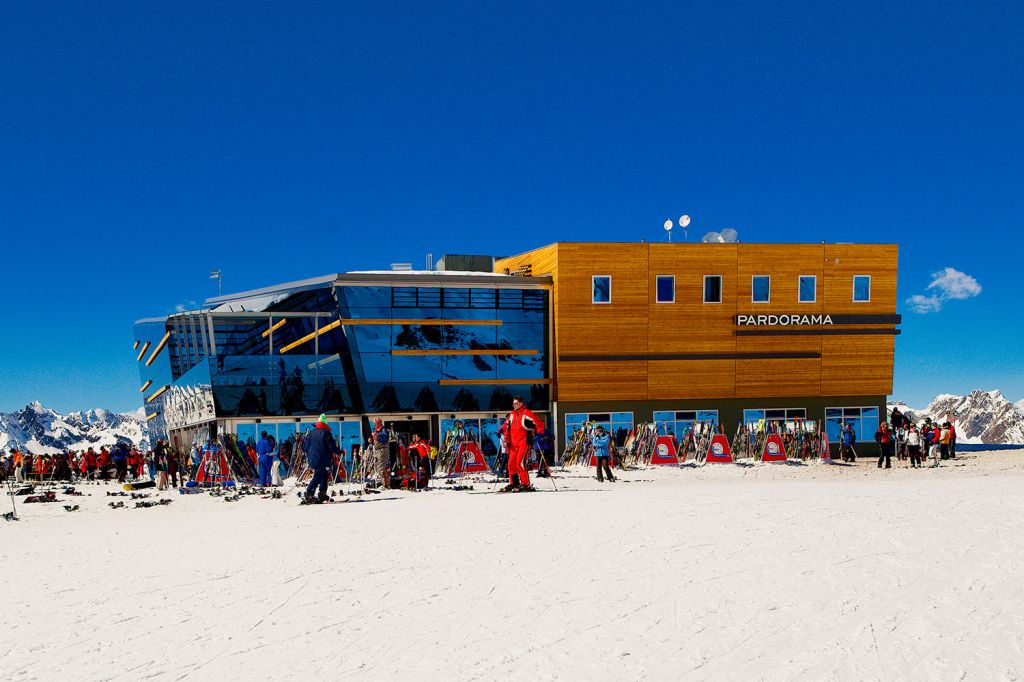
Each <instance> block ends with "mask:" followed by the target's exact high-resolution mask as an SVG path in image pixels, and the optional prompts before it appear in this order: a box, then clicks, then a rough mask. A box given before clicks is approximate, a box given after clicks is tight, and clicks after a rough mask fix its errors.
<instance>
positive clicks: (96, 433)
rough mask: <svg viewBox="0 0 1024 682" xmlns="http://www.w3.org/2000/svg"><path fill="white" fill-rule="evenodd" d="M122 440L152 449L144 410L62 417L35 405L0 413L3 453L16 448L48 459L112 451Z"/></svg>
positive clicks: (87, 413) (34, 403)
mask: <svg viewBox="0 0 1024 682" xmlns="http://www.w3.org/2000/svg"><path fill="white" fill-rule="evenodd" d="M120 440H125V441H128V442H129V443H131V444H132V445H135V446H136V447H143V448H148V447H149V432H148V429H147V428H146V421H145V416H144V414H143V410H142V409H141V408H140V409H139V410H138V411H136V412H129V413H126V414H118V413H116V412H110V411H108V410H102V409H93V410H88V411H86V412H71V413H69V414H60V413H59V412H57V411H56V410H51V409H50V408H48V407H44V406H43V405H42V403H40V402H38V401H35V402H31V403H29V404H28V405H26V406H25V407H24V408H22V409H20V410H18V411H17V412H0V451H2V452H8V451H10V449H11V448H15V447H16V448H19V449H21V450H24V451H27V452H31V453H32V454H36V455H47V454H55V453H58V452H66V451H68V450H85V449H87V448H90V447H92V448H97V449H98V448H99V447H101V446H104V445H106V446H108V447H109V446H111V445H113V444H114V443H116V442H118V441H120Z"/></svg>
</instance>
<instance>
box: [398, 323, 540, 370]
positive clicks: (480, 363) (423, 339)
mask: <svg viewBox="0 0 1024 682" xmlns="http://www.w3.org/2000/svg"><path fill="white" fill-rule="evenodd" d="M394 347H395V348H400V349H403V350H437V349H440V348H442V347H445V348H458V349H466V350H481V351H484V350H512V349H513V346H512V344H511V343H509V341H508V339H502V340H501V341H499V342H497V343H488V342H484V341H480V340H479V339H477V338H475V337H474V336H473V335H472V334H471V333H469V332H466V331H465V330H463V329H458V328H456V327H443V326H440V325H412V324H403V325H402V331H400V332H399V333H398V334H396V335H395V345H394ZM472 357H473V365H474V366H475V367H476V368H477V369H478V370H480V371H481V372H490V371H493V370H494V366H493V365H492V364H491V362H489V361H488V360H486V359H484V358H485V357H488V358H491V357H493V358H494V360H496V361H497V362H507V363H510V364H514V365H520V366H526V365H529V364H539V358H540V356H539V355H536V356H529V357H531V360H525V359H523V357H522V356H516V355H497V356H482V355H474V356H472ZM449 378H455V377H449Z"/></svg>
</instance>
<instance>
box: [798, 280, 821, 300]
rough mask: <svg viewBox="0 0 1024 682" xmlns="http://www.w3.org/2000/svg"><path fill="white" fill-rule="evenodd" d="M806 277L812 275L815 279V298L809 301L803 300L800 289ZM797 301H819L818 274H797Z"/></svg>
mask: <svg viewBox="0 0 1024 682" xmlns="http://www.w3.org/2000/svg"><path fill="white" fill-rule="evenodd" d="M804 277H810V278H811V279H812V280H814V298H812V299H811V300H809V301H805V300H803V299H802V298H801V297H800V296H801V293H802V292H801V291H800V285H801V284H802V283H803V278H804ZM796 302H797V303H817V302H818V276H817V275H797V276H796Z"/></svg>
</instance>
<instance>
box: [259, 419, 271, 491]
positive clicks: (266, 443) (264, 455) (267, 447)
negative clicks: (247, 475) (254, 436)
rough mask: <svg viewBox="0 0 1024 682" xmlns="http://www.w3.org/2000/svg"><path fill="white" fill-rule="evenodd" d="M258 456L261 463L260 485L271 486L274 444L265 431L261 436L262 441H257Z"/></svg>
mask: <svg viewBox="0 0 1024 682" xmlns="http://www.w3.org/2000/svg"><path fill="white" fill-rule="evenodd" d="M256 454H257V455H258V456H259V458H260V459H259V462H260V485H262V486H268V485H270V470H271V468H272V467H273V466H274V444H273V443H271V442H270V439H269V438H267V432H266V431H264V432H263V433H261V434H260V439H259V440H258V441H256Z"/></svg>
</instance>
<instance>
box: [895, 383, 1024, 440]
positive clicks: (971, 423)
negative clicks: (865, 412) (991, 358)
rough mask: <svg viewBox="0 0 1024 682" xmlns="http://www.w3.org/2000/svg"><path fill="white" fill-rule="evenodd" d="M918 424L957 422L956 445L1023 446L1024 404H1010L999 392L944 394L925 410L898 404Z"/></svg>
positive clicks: (1019, 402) (896, 403)
mask: <svg viewBox="0 0 1024 682" xmlns="http://www.w3.org/2000/svg"><path fill="white" fill-rule="evenodd" d="M888 407H889V410H890V411H891V410H892V408H893V407H899V408H900V412H903V413H905V414H906V413H909V414H910V415H911V418H912V419H914V420H915V421H921V420H923V419H924V418H925V417H931V418H932V419H933V420H935V419H938V420H940V421H946V420H947V419H952V418H953V417H955V418H956V426H957V432H956V433H957V442H960V443H986V444H993V445H994V444H998V445H1022V444H1024V400H1020V401H1018V402H1017V403H1011V402H1010V401H1009V400H1008V399H1007V398H1005V397H1004V396H1003V394H1002V393H1000V392H999V391H982V390H975V391H971V392H970V393H968V394H967V395H951V394H948V393H947V394H942V395H938V396H936V397H935V399H934V400H932V401H931V402H930V403H929V404H928V407H925V408H923V409H918V408H913V407H909V406H908V405H906V404H905V403H902V402H895V403H890V404H889V405H888Z"/></svg>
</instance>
